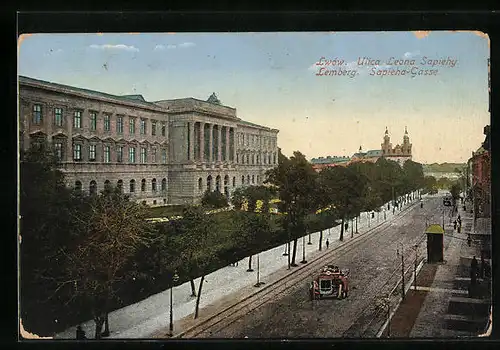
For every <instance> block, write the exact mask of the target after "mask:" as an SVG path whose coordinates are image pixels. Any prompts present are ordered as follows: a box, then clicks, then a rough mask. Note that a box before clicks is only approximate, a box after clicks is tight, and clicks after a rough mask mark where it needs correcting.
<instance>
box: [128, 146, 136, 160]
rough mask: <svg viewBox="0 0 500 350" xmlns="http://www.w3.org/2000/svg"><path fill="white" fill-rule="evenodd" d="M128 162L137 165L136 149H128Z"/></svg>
mask: <svg viewBox="0 0 500 350" xmlns="http://www.w3.org/2000/svg"><path fill="white" fill-rule="evenodd" d="M128 162H129V163H135V147H130V148H129V149H128Z"/></svg>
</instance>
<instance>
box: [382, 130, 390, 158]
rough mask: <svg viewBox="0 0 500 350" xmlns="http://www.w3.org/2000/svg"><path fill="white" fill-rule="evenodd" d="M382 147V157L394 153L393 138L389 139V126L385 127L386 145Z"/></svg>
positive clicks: (383, 144)
mask: <svg viewBox="0 0 500 350" xmlns="http://www.w3.org/2000/svg"><path fill="white" fill-rule="evenodd" d="M381 146H382V155H384V156H385V155H389V154H390V153H391V151H392V143H391V138H390V137H389V131H388V130H387V126H386V127H385V135H384V143H382V144H381Z"/></svg>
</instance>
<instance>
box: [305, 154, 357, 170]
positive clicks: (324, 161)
mask: <svg viewBox="0 0 500 350" xmlns="http://www.w3.org/2000/svg"><path fill="white" fill-rule="evenodd" d="M350 160H351V157H345V156H342V157H338V156H333V157H332V156H328V157H318V158H312V159H311V163H312V167H313V169H314V170H316V171H317V172H319V171H321V170H323V169H325V168H329V167H334V166H346V165H347V164H349V162H350Z"/></svg>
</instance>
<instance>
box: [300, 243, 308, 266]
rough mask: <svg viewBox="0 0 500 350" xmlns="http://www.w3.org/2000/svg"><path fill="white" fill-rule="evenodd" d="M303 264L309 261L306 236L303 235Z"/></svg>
mask: <svg viewBox="0 0 500 350" xmlns="http://www.w3.org/2000/svg"><path fill="white" fill-rule="evenodd" d="M301 263H302V264H305V263H307V260H306V236H302V261H301Z"/></svg>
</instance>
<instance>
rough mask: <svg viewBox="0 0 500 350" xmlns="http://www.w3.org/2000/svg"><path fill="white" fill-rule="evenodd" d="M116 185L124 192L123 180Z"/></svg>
mask: <svg viewBox="0 0 500 350" xmlns="http://www.w3.org/2000/svg"><path fill="white" fill-rule="evenodd" d="M116 187H118V189H119V190H120V192H122V193H123V180H118V181H117V183H116Z"/></svg>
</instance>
